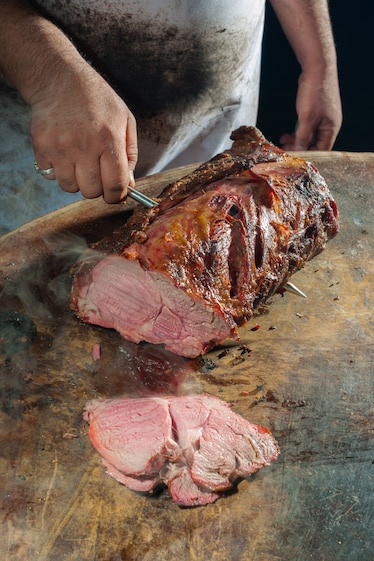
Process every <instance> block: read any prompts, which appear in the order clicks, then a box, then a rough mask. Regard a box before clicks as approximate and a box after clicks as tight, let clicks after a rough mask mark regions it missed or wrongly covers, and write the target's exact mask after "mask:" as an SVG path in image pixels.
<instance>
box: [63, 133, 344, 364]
mask: <svg viewBox="0 0 374 561" xmlns="http://www.w3.org/2000/svg"><path fill="white" fill-rule="evenodd" d="M231 138H232V140H233V141H234V142H233V145H232V148H231V149H230V150H227V151H226V152H224V153H222V154H219V155H218V156H216V157H214V158H213V159H212V160H210V161H209V162H207V163H204V164H202V165H201V166H200V167H199V168H197V169H196V170H195V171H194V172H192V173H191V174H189V175H187V176H185V177H183V178H182V179H181V180H179V181H176V182H175V183H173V184H172V185H169V186H168V187H166V188H165V189H164V191H163V192H162V193H161V195H160V197H159V198H158V199H157V200H158V202H159V205H158V206H157V207H154V208H152V209H150V210H149V209H148V210H146V209H143V208H137V209H136V210H135V212H134V215H133V217H132V219H130V221H129V223H128V224H127V225H125V226H124V228H123V230H122V231H118V232H116V233H114V234H113V236H111V237H110V238H108V239H105V240H103V241H102V242H101V243H100V244H99V245H98V246H97V247H96V249H97V250H98V253H97V256H96V257H94V258H92V259H91V260H89V261H88V262H85V263H83V264H82V265H81V266H80V267H79V268H78V269H77V272H76V273H75V279H74V283H73V291H72V308H73V309H74V311H75V312H76V314H77V315H78V317H79V318H81V319H82V320H83V321H85V322H88V323H92V324H96V325H101V326H104V327H108V328H114V329H116V330H117V331H118V332H119V333H120V334H121V335H122V336H123V337H124V338H126V339H128V340H130V341H134V342H136V343H138V342H140V341H148V342H150V343H155V344H163V345H164V346H165V348H166V349H168V350H170V351H172V352H174V353H176V354H179V355H182V356H185V357H190V358H192V357H196V356H198V355H200V354H203V353H206V352H207V351H208V350H209V349H211V348H212V347H213V346H214V345H215V344H217V343H219V342H222V341H223V340H224V339H226V338H236V339H238V327H240V326H241V325H243V324H244V323H245V322H247V321H248V320H249V319H250V318H251V317H252V315H253V312H254V309H255V308H256V307H258V306H259V304H261V303H263V302H265V301H266V300H267V299H268V298H269V297H270V296H272V295H273V294H274V293H275V292H277V291H279V290H281V289H282V286H283V285H284V284H285V283H286V282H287V281H288V280H289V278H290V277H291V275H292V274H293V273H295V272H296V271H297V270H299V269H301V268H302V267H303V266H304V264H305V263H306V262H307V261H308V260H310V259H312V258H313V257H314V256H315V255H317V254H318V253H320V252H321V251H322V250H323V249H324V248H325V245H326V243H327V241H328V240H329V239H331V238H333V237H334V236H335V235H336V233H337V232H338V210H337V207H336V204H335V201H334V200H333V198H332V196H331V193H330V191H329V189H328V187H327V185H326V183H325V181H324V179H323V178H322V176H321V175H320V173H319V172H318V171H317V169H316V168H315V167H314V166H313V165H312V164H311V163H309V162H307V161H305V160H304V159H302V158H297V157H295V156H291V155H288V154H286V153H285V152H284V151H282V150H281V149H280V148H278V147H276V146H274V145H273V144H272V143H270V142H269V141H267V140H266V139H265V138H264V137H263V135H262V134H261V133H260V132H259V131H258V130H257V129H256V128H254V127H240V128H239V129H237V130H236V131H234V132H233V133H232V136H231Z"/></svg>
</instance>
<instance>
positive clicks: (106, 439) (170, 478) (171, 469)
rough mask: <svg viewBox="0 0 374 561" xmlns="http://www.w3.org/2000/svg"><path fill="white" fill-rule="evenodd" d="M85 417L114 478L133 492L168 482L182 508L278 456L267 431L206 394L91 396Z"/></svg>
mask: <svg viewBox="0 0 374 561" xmlns="http://www.w3.org/2000/svg"><path fill="white" fill-rule="evenodd" d="M84 418H85V420H86V421H88V422H89V423H90V428H89V436H90V439H91V442H92V444H93V446H94V447H95V448H96V449H97V451H98V452H99V453H100V454H101V456H102V459H103V463H104V465H105V466H106V468H107V473H108V474H109V475H111V476H112V477H114V478H115V479H117V481H119V482H120V483H123V484H124V485H126V486H127V487H129V488H130V489H132V490H134V491H140V492H150V491H152V490H153V489H155V488H157V487H158V486H160V485H161V484H163V485H167V486H168V488H169V491H170V495H171V498H172V500H173V502H175V503H177V504H179V505H181V506H198V505H205V504H208V503H213V502H215V501H216V500H217V499H218V498H219V497H221V496H222V494H223V492H224V491H225V490H227V489H229V488H231V487H232V485H233V484H234V483H235V481H236V480H238V478H243V477H246V476H248V475H250V474H252V473H254V472H256V471H258V470H259V469H260V468H261V467H263V466H267V465H269V464H270V463H271V462H272V461H274V460H275V459H276V458H277V456H278V454H279V448H278V444H277V442H276V441H275V440H274V438H273V437H272V435H271V434H270V431H269V430H268V429H266V428H265V427H262V426H260V425H255V424H252V423H250V422H248V421H247V420H246V419H244V418H243V417H241V416H240V415H238V414H236V413H234V412H233V411H232V410H231V409H230V406H229V405H228V404H227V403H225V402H224V401H222V400H220V399H218V398H216V397H213V396H210V395H207V394H200V395H194V396H184V397H167V398H160V397H150V398H140V399H126V398H117V399H107V400H92V401H90V402H88V403H87V404H86V408H85V412H84Z"/></svg>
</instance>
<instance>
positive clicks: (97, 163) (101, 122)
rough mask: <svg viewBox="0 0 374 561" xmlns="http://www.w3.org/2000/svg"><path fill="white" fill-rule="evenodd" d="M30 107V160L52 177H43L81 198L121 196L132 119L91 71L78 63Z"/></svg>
mask: <svg viewBox="0 0 374 561" xmlns="http://www.w3.org/2000/svg"><path fill="white" fill-rule="evenodd" d="M30 105H31V115H32V121H31V136H32V141H33V146H34V153H35V160H36V162H37V165H38V166H39V168H42V169H43V168H51V167H53V169H54V172H55V173H54V174H53V175H49V176H45V177H46V178H48V179H57V181H58V183H59V185H60V187H61V188H62V189H63V190H64V191H68V192H70V193H74V192H76V191H80V192H81V193H82V195H83V196H84V197H86V198H95V197H99V196H100V195H103V197H104V199H105V201H106V202H108V203H117V202H119V201H121V200H123V199H124V198H125V197H126V193H127V186H128V185H129V184H130V185H134V175H133V171H134V168H135V165H136V161H137V135H136V123H135V118H134V116H133V115H132V113H131V112H130V111H129V109H128V107H127V106H126V105H125V103H124V102H123V101H122V100H121V99H120V97H119V96H118V95H117V94H116V93H115V92H114V91H113V89H112V88H111V87H110V86H109V85H108V84H107V83H106V82H105V80H104V79H103V78H102V77H101V76H99V75H98V74H97V73H96V72H95V70H94V69H93V68H91V67H90V66H89V65H88V64H87V63H86V62H84V61H83V60H82V63H81V65H80V67H78V68H76V67H75V66H72V68H70V69H67V70H66V72H65V73H61V72H58V73H57V74H55V75H53V76H51V79H50V81H49V82H48V84H47V85H46V86H44V88H42V89H41V90H40V91H38V92H37V93H36V94H35V95H33V96H32V97H31V100H30Z"/></svg>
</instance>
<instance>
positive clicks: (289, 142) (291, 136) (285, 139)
mask: <svg viewBox="0 0 374 561" xmlns="http://www.w3.org/2000/svg"><path fill="white" fill-rule="evenodd" d="M279 143H280V145H281V147H282V148H283V150H293V147H294V144H295V133H286V134H282V136H281V137H280V138H279Z"/></svg>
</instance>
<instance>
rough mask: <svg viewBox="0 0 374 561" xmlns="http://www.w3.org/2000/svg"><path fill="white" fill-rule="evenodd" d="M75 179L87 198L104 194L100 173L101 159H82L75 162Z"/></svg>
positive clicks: (94, 197)
mask: <svg viewBox="0 0 374 561" xmlns="http://www.w3.org/2000/svg"><path fill="white" fill-rule="evenodd" d="M75 180H76V184H77V186H78V188H79V191H80V192H81V193H82V195H83V196H84V197H85V198H86V199H96V198H97V197H100V196H101V195H102V194H103V184H102V180H101V175H100V160H99V158H97V159H94V160H87V159H83V160H82V159H81V160H79V161H78V162H76V164H75Z"/></svg>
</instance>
